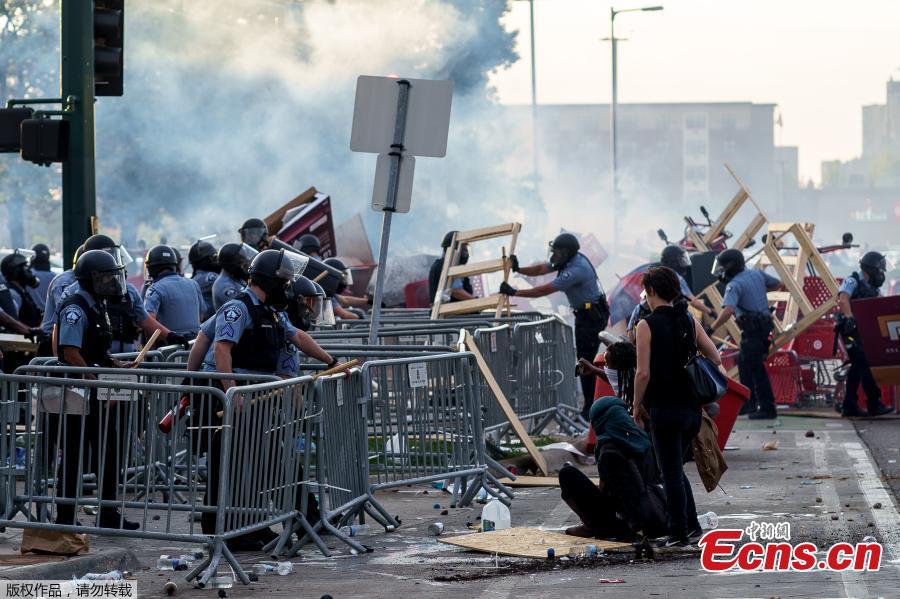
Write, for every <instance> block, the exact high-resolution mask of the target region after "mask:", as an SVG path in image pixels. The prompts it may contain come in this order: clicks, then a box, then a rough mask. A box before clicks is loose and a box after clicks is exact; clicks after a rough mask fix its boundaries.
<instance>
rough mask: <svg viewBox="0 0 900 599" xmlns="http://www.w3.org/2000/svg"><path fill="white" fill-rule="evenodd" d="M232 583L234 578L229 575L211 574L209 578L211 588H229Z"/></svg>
mask: <svg viewBox="0 0 900 599" xmlns="http://www.w3.org/2000/svg"><path fill="white" fill-rule="evenodd" d="M233 585H234V579H233V578H232V577H231V576H213V577H212V578H210V579H209V585H207V586H208V587H209V588H211V589H230V588H231V587H232V586H233Z"/></svg>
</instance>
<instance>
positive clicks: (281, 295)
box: [266, 285, 289, 310]
mask: <svg viewBox="0 0 900 599" xmlns="http://www.w3.org/2000/svg"><path fill="white" fill-rule="evenodd" d="M288 299H289V298H288V296H287V286H286V285H284V286H279V287H276V288H275V289H273V290H272V291H271V292H269V293H266V304H267V305H269V306H272V307H273V308H275V309H276V310H284V309H285V308H287V306H288Z"/></svg>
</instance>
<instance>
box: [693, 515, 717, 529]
mask: <svg viewBox="0 0 900 599" xmlns="http://www.w3.org/2000/svg"><path fill="white" fill-rule="evenodd" d="M697 521H698V522H699V523H700V528H702V529H703V530H712V529H713V528H718V526H719V517H718V516H717V515H716V513H715V512H706V513H705V514H701V515H699V516H697Z"/></svg>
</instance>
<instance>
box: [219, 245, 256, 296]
mask: <svg viewBox="0 0 900 599" xmlns="http://www.w3.org/2000/svg"><path fill="white" fill-rule="evenodd" d="M258 253H259V252H257V251H256V250H255V249H253V248H252V247H250V246H249V245H247V244H246V243H226V244H225V245H223V246H222V247H221V248H219V266H220V267H221V268H222V272H221V273H219V276H218V278H216V280H215V282H213V286H212V300H213V309H214V310H218V309H219V308H221V307H222V306H223V305H225V303H226V302H228V301H230V300H231V299H233V298H235V297H236V296H237V294H239V293H240V292H241V291H242V290H243V289H244V287H246V285H247V280H248V279H249V278H250V263H251V262H252V261H253V258H254V257H256V255H257V254H258Z"/></svg>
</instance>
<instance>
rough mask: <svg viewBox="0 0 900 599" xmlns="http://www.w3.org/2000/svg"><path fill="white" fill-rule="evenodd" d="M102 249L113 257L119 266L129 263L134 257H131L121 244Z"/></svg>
mask: <svg viewBox="0 0 900 599" xmlns="http://www.w3.org/2000/svg"><path fill="white" fill-rule="evenodd" d="M103 251H104V252H106V253H107V254H109V255H111V256H112V257H113V258H115V259H116V264H118V265H119V266H128V265H129V264H131V263H133V262H134V258H132V257H131V254H129V253H128V250H126V249H125V248H123V247H122V246H121V245H114V246H112V247H108V248H103Z"/></svg>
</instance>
